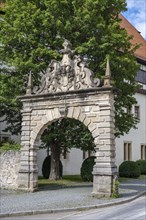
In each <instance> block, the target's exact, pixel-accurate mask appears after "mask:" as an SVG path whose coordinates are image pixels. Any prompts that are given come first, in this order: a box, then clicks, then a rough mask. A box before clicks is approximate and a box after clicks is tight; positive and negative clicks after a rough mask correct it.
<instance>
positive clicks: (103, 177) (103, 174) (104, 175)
mask: <svg viewBox="0 0 146 220" xmlns="http://www.w3.org/2000/svg"><path fill="white" fill-rule="evenodd" d="M116 177H117V167H116V165H114V164H103V163H100V164H97V163H96V164H95V165H94V168H93V192H92V195H93V196H94V197H96V198H103V197H106V198H110V197H111V196H112V193H113V187H114V180H115V178H116Z"/></svg>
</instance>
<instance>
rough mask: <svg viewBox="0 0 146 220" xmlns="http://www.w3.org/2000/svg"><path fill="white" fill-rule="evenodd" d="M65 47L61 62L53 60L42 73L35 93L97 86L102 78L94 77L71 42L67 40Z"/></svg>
mask: <svg viewBox="0 0 146 220" xmlns="http://www.w3.org/2000/svg"><path fill="white" fill-rule="evenodd" d="M63 47H64V49H62V50H61V53H62V54H63V58H62V60H61V62H58V61H56V60H52V61H51V62H50V64H49V66H48V68H47V70H46V72H45V74H43V73H40V77H41V80H40V84H39V86H38V87H34V88H33V93H35V94H41V93H55V92H66V91H71V90H80V89H88V88H95V87H97V86H99V84H100V80H99V79H96V80H94V79H93V72H92V70H90V69H89V68H88V67H87V66H86V63H85V61H84V60H83V59H82V57H81V56H79V55H75V56H73V55H74V51H73V50H71V48H70V47H71V43H70V42H69V41H68V40H65V41H64V43H63Z"/></svg>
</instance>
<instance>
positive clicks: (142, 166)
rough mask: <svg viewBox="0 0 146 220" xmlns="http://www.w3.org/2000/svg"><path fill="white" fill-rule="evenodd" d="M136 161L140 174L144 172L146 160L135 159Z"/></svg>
mask: <svg viewBox="0 0 146 220" xmlns="http://www.w3.org/2000/svg"><path fill="white" fill-rule="evenodd" d="M136 163H137V164H138V166H139V167H140V171H141V174H146V160H137V161H136Z"/></svg>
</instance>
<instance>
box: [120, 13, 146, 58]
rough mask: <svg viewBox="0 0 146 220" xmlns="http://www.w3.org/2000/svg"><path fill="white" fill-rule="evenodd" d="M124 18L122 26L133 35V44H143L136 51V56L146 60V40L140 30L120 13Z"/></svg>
mask: <svg viewBox="0 0 146 220" xmlns="http://www.w3.org/2000/svg"><path fill="white" fill-rule="evenodd" d="M119 17H120V18H121V19H122V21H121V24H120V26H121V28H124V29H125V30H126V31H127V33H128V35H132V36H133V39H132V40H131V43H132V44H141V46H140V47H139V48H138V49H137V50H136V51H135V56H136V57H137V58H139V59H141V60H144V61H146V41H145V39H144V38H143V37H142V36H141V34H140V33H139V31H138V30H137V29H136V28H135V27H134V26H133V25H132V24H131V23H130V22H129V21H128V20H127V19H126V18H125V17H124V16H123V15H121V14H120V15H119Z"/></svg>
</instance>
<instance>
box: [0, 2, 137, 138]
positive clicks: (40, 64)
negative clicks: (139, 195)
mask: <svg viewBox="0 0 146 220" xmlns="http://www.w3.org/2000/svg"><path fill="white" fill-rule="evenodd" d="M3 10H4V11H5V14H4V15H3V14H2V15H1V22H0V30H1V31H0V39H1V48H0V60H1V62H2V64H6V65H7V67H11V66H13V67H14V68H11V69H9V73H8V74H6V75H4V76H3V77H4V78H5V82H4V81H3V80H2V83H3V84H6V85H7V86H5V85H3V87H2V88H1V90H2V92H1V93H2V97H3V95H5V92H4V91H3V90H4V89H5V88H6V87H9V86H10V84H11V81H14V82H15V81H16V82H17V81H18V83H17V85H15V86H16V87H17V86H18V87H19V90H17V89H16V90H17V91H19V93H20V94H22V92H23V89H22V88H23V87H22V84H23V81H25V80H26V76H27V74H28V72H29V71H32V72H33V76H34V81H36V79H37V74H38V72H40V71H44V70H45V69H46V68H47V66H48V64H49V62H50V60H51V59H60V53H59V50H60V49H61V48H62V42H63V39H64V38H66V39H69V40H70V41H71V43H72V45H73V48H75V51H76V53H79V54H82V56H88V60H89V66H90V68H91V69H92V70H93V71H94V72H95V75H96V76H100V77H102V76H103V75H104V72H105V56H106V55H109V57H110V64H111V72H112V77H113V84H114V86H115V87H117V88H118V89H119V93H118V96H117V97H116V102H115V108H116V135H123V134H124V132H126V133H127V132H128V131H129V129H130V128H131V127H135V125H136V123H137V121H136V119H135V118H134V117H133V116H132V115H131V114H130V113H129V111H127V112H125V109H130V108H131V107H132V105H133V104H135V103H136V100H135V98H134V97H133V94H134V93H135V91H136V89H137V84H136V82H135V75H136V73H137V70H138V69H137V68H138V67H137V64H136V60H135V57H134V51H135V49H136V48H137V47H136V46H134V45H133V46H132V45H131V43H130V41H129V40H130V38H131V37H129V36H128V35H127V33H126V31H125V30H124V29H121V28H120V25H119V24H120V19H119V17H118V15H119V13H120V12H121V11H124V10H126V3H125V1H124V0H111V1H108V0H104V1H100V0H94V1H93V0H92V1H91V0H80V1H79V0H60V1H58V0H44V1H39V0H31V1H28V0H7V1H6V5H5V7H4V9H3ZM6 69H7V68H2V73H3V74H5V71H6ZM19 79H20V80H19ZM15 95H17V92H16V94H15V93H14V96H15ZM3 101H4V100H2V104H1V105H3ZM9 104H10V105H11V104H12V105H13V103H11V102H10V103H9ZM7 107H8V106H7V103H6V105H5V108H4V109H5V110H6V111H5V115H7V114H10V113H9V112H7V110H8V108H7ZM9 118H10V117H7V119H8V121H9ZM10 122H11V121H10Z"/></svg>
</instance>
